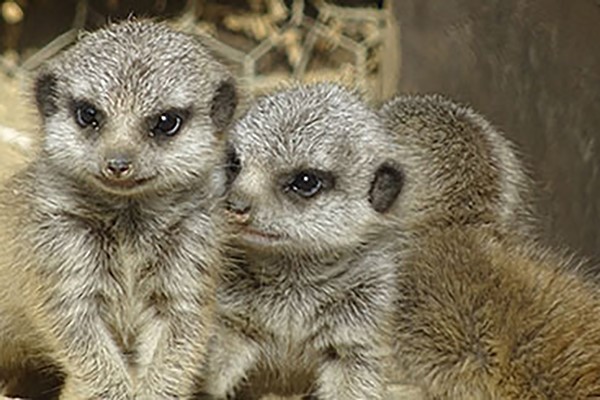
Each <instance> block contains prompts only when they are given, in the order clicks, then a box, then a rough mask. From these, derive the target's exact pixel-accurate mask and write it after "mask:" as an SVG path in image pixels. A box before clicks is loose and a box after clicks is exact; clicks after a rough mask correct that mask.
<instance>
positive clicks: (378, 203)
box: [369, 161, 404, 213]
mask: <svg viewBox="0 0 600 400" xmlns="http://www.w3.org/2000/svg"><path fill="white" fill-rule="evenodd" d="M403 184H404V174H403V173H402V170H401V169H400V167H399V166H398V165H396V164H395V163H393V162H390V161H386V162H384V163H382V164H381V165H380V166H379V168H377V170H376V171H375V178H374V179H373V183H372V184H371V188H370V190H369V202H370V203H371V206H372V207H373V209H374V210H375V211H377V212H379V213H384V212H386V211H387V210H389V209H390V207H391V206H392V205H393V204H394V201H395V200H396V198H397V197H398V195H399V194H400V191H401V190H402V186H403Z"/></svg>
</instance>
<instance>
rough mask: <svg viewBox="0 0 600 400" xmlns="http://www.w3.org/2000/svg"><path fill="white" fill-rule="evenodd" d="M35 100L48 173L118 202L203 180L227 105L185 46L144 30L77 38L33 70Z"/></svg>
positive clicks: (209, 72) (224, 87)
mask: <svg viewBox="0 0 600 400" xmlns="http://www.w3.org/2000/svg"><path fill="white" fill-rule="evenodd" d="M35 96H36V101H37V104H38V107H39V110H40V112H41V114H42V117H43V126H44V134H45V137H44V144H43V149H44V151H45V153H46V156H47V157H48V158H49V159H50V160H51V162H52V165H53V166H55V167H57V171H58V172H59V173H64V174H66V175H69V176H72V177H73V178H76V179H81V180H85V181H87V182H90V183H92V185H94V186H95V187H97V188H99V189H101V190H104V191H107V192H111V193H114V194H122V195H134V194H137V193H148V192H151V191H153V190H169V189H177V188H179V187H185V186H187V185H191V184H195V183H198V182H199V181H200V182H201V181H202V179H206V178H208V176H209V174H211V173H212V172H214V167H215V166H216V165H217V164H219V163H221V162H222V154H223V152H224V137H223V134H222V133H221V132H222V130H223V129H225V127H226V125H227V124H228V123H229V122H230V120H231V118H232V116H233V112H234V109H235V105H236V95H235V90H234V86H233V80H232V78H231V77H230V75H229V74H228V73H227V72H226V71H225V70H224V68H223V66H222V65H220V64H219V63H218V62H217V61H215V60H214V59H213V58H212V57H211V56H210V55H209V54H208V52H207V51H206V50H205V49H204V47H203V46H202V45H201V44H200V43H199V42H198V41H197V40H196V39H195V38H193V37H191V36H188V35H185V34H183V33H179V32H175V31H172V30H171V29H169V28H167V27H166V26H163V25H159V24H154V23H149V22H125V23H121V24H117V25H110V26H109V27H108V28H105V29H103V30H100V31H97V32H94V33H91V34H88V35H86V36H84V37H82V38H81V39H80V41H79V42H78V43H77V44H75V45H74V46H73V47H72V48H70V49H68V50H67V51H66V52H65V53H63V54H61V55H59V56H58V57H57V58H56V59H55V60H52V61H51V62H50V63H49V64H48V65H47V66H46V67H45V68H44V69H43V70H42V72H41V73H40V74H39V76H38V79H37V81H36V86H35Z"/></svg>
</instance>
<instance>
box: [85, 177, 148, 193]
mask: <svg viewBox="0 0 600 400" xmlns="http://www.w3.org/2000/svg"><path fill="white" fill-rule="evenodd" d="M152 179H153V178H152V177H149V178H138V179H108V178H105V177H103V176H96V180H97V181H99V182H100V183H101V184H102V186H104V187H107V188H110V189H113V190H114V189H117V190H131V189H135V188H138V187H141V186H144V185H145V184H146V183H148V182H150V181H151V180H152Z"/></svg>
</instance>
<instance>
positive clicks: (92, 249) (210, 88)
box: [0, 21, 236, 399]
mask: <svg viewBox="0 0 600 400" xmlns="http://www.w3.org/2000/svg"><path fill="white" fill-rule="evenodd" d="M34 98H35V101H36V104H37V108H38V110H39V113H40V115H41V127H42V132H43V143H42V145H41V150H40V152H39V154H38V155H37V156H36V158H35V160H34V161H33V162H32V163H31V165H30V166H29V167H28V168H27V169H26V170H25V171H23V172H22V173H20V174H18V175H17V176H16V177H15V178H14V179H13V180H12V181H11V182H10V183H9V184H8V186H7V188H6V189H5V190H4V191H3V194H2V201H1V207H2V209H1V215H2V217H1V218H2V220H1V222H0V226H2V228H3V232H2V234H3V236H4V237H3V238H2V241H1V242H2V244H3V253H4V254H3V256H2V258H0V372H1V373H2V375H1V376H0V381H3V382H4V383H5V384H7V385H10V384H11V382H13V383H14V382H15V379H16V380H17V381H18V379H17V378H15V376H14V375H11V374H12V373H13V372H15V371H16V372H18V371H20V370H22V369H23V368H28V367H29V366H30V365H33V366H35V365H37V364H38V363H39V365H43V366H48V365H54V366H56V367H57V368H58V369H59V370H60V373H61V374H63V380H64V385H63V387H62V390H61V392H60V398H61V399H133V398H136V399H175V398H177V399H180V398H181V399H183V398H189V397H191V396H192V395H193V392H194V391H195V384H196V380H197V371H198V368H197V366H198V365H199V364H201V363H202V362H203V360H204V357H205V355H206V344H207V340H208V338H209V335H210V332H211V328H210V327H211V325H212V321H213V318H212V316H213V308H214V307H213V306H214V301H215V286H216V277H217V275H218V274H219V269H220V268H221V265H222V263H223V251H222V249H223V243H224V241H225V236H226V233H225V230H224V229H225V224H224V223H223V222H222V221H223V219H222V212H220V211H219V209H220V208H221V207H220V206H219V203H220V200H219V199H220V198H222V195H223V191H224V188H225V186H224V185H225V180H226V174H225V170H224V168H223V165H224V162H223V161H224V158H223V157H224V156H225V154H226V153H225V148H226V144H225V141H226V136H225V134H226V130H227V126H228V124H229V122H230V121H231V120H232V118H233V113H234V110H235V108H236V89H235V84H234V80H233V78H232V76H231V75H230V73H229V72H227V70H226V69H225V68H224V66H223V65H222V64H221V63H219V62H217V61H216V59H214V58H213V57H212V56H211V55H210V54H209V52H208V51H207V50H206V48H205V47H204V46H203V45H202V44H200V42H199V41H198V39H197V38H195V37H193V36H191V35H187V34H184V33H180V32H176V31H174V30H172V29H170V28H168V27H167V26H166V25H163V24H160V23H156V22H151V21H126V22H121V23H116V24H110V25H108V26H107V27H105V28H103V29H101V30H99V31H95V32H93V33H89V34H85V35H83V36H82V37H81V38H80V39H79V41H78V42H77V43H76V44H75V45H73V46H72V47H71V48H69V49H67V50H66V51H65V52H63V53H61V54H60V55H58V56H57V57H56V58H54V59H52V60H50V61H48V63H47V64H46V65H44V66H43V67H42V69H41V71H40V72H39V74H38V75H37V78H36V79H35V84H34ZM7 382H8V383H7ZM9 390H10V388H9Z"/></svg>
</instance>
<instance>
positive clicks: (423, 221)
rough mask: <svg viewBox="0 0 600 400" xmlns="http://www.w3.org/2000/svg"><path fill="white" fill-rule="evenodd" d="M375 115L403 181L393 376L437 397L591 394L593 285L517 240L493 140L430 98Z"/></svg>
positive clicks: (598, 340) (596, 354)
mask: <svg viewBox="0 0 600 400" xmlns="http://www.w3.org/2000/svg"><path fill="white" fill-rule="evenodd" d="M381 115H382V116H383V118H384V120H385V121H386V124H387V127H388V129H390V130H391V131H392V132H393V133H394V134H395V135H396V137H397V138H398V140H399V141H400V144H401V148H402V157H401V161H400V163H401V164H402V165H403V167H404V170H405V173H406V185H405V190H404V191H403V192H402V193H401V194H400V196H399V201H398V202H397V209H396V211H397V215H399V216H400V218H399V223H400V235H399V236H400V245H401V249H402V250H401V251H400V253H399V266H400V268H399V271H398V274H399V276H398V284H399V286H398V290H399V294H400V297H399V300H398V303H397V315H396V318H397V320H396V322H395V328H394V340H395V344H396V347H397V348H396V351H397V357H396V359H397V365H396V368H395V369H394V371H393V372H394V373H395V375H396V377H397V378H399V379H400V380H401V381H402V382H403V383H408V384H414V385H418V386H421V387H422V388H423V389H424V391H425V392H426V393H427V395H428V396H429V397H430V398H434V399H440V400H441V399H515V400H516V399H567V398H568V399H584V398H596V397H598V396H600V319H599V315H600V313H599V311H600V299H599V298H598V295H597V292H598V291H597V288H596V287H593V286H592V284H591V283H589V282H587V281H586V280H585V279H584V277H583V276H581V275H580V274H579V273H578V272H577V263H574V262H573V261H570V260H563V259H562V258H561V257H559V256H556V255H553V252H552V251H550V250H547V249H545V248H543V246H540V245H538V244H535V243H534V241H533V240H532V239H531V237H530V236H529V235H528V233H529V232H530V230H529V228H528V224H529V223H528V222H527V221H528V220H529V219H528V217H527V215H528V212H527V202H526V199H527V197H526V196H522V195H520V193H525V192H526V190H525V192H524V191H522V189H523V190H524V189H526V186H525V187H524V186H523V185H522V183H523V182H525V181H524V180H523V179H522V177H523V174H522V172H521V170H520V169H519V166H518V164H516V163H515V161H514V160H515V158H514V156H511V155H510V154H509V152H510V147H506V146H505V144H503V143H505V141H504V139H502V138H501V137H499V134H498V133H494V132H492V131H491V130H490V128H489V124H488V123H487V122H485V120H483V119H482V117H480V116H478V115H476V114H475V113H474V112H473V111H472V110H470V109H468V108H465V107H463V106H460V105H457V104H455V103H452V102H451V101H449V100H447V99H444V98H442V97H439V96H400V97H399V98H397V99H395V100H392V101H390V102H389V103H387V104H386V105H384V107H383V108H382V111H381ZM503 160H504V161H503ZM511 160H512V161H511ZM511 185H512V186H511ZM573 264H575V265H573Z"/></svg>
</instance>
